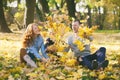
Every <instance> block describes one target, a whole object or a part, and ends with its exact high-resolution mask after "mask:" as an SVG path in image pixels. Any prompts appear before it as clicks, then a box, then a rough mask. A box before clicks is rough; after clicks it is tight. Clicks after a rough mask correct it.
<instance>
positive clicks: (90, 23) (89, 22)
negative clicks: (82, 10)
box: [87, 5, 92, 28]
mask: <svg viewBox="0 0 120 80" xmlns="http://www.w3.org/2000/svg"><path fill="white" fill-rule="evenodd" d="M87 8H88V16H89V18H88V21H87V22H88V27H89V28H91V27H92V19H91V8H90V6H89V5H87Z"/></svg>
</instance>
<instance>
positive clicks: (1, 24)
mask: <svg viewBox="0 0 120 80" xmlns="http://www.w3.org/2000/svg"><path fill="white" fill-rule="evenodd" d="M0 31H1V32H8V33H9V32H11V30H10V29H9V28H8V25H7V23H6V20H5V15H4V9H3V0H0Z"/></svg>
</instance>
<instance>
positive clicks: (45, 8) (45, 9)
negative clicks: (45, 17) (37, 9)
mask: <svg viewBox="0 0 120 80" xmlns="http://www.w3.org/2000/svg"><path fill="white" fill-rule="evenodd" d="M38 2H39V3H40V4H41V6H42V10H43V12H44V13H49V12H50V11H49V6H48V1H47V0H38Z"/></svg>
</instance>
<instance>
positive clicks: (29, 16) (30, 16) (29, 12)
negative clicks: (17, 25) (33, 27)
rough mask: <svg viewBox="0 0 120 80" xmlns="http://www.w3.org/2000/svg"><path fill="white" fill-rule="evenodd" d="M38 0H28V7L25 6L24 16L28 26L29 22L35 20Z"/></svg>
mask: <svg viewBox="0 0 120 80" xmlns="http://www.w3.org/2000/svg"><path fill="white" fill-rule="evenodd" d="M35 3H36V0H26V7H25V17H24V24H25V27H27V25H28V24H30V23H32V22H33V21H34V10H35V5H36V4H35Z"/></svg>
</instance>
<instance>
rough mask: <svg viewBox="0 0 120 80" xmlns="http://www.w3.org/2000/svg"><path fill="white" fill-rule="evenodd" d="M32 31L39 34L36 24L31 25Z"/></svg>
mask: <svg viewBox="0 0 120 80" xmlns="http://www.w3.org/2000/svg"><path fill="white" fill-rule="evenodd" d="M33 33H34V34H35V35H38V34H40V29H39V28H38V26H37V25H33Z"/></svg>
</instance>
